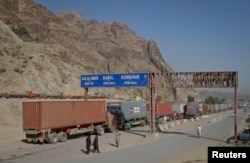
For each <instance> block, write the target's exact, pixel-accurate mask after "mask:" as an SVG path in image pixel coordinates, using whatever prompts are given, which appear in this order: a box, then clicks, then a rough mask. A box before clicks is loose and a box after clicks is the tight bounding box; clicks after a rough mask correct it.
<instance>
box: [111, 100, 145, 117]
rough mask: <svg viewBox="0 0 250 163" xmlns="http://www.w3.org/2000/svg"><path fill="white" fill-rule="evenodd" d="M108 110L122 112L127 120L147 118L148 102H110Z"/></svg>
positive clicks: (116, 113)
mask: <svg viewBox="0 0 250 163" xmlns="http://www.w3.org/2000/svg"><path fill="white" fill-rule="evenodd" d="M107 107H108V111H109V112H110V113H111V114H114V115H118V114H119V115H120V114H122V116H123V118H124V119H125V120H130V119H136V118H146V114H147V110H146V104H145V103H144V102H140V101H123V102H108V103H107Z"/></svg>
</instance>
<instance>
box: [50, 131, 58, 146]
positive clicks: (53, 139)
mask: <svg viewBox="0 0 250 163" xmlns="http://www.w3.org/2000/svg"><path fill="white" fill-rule="evenodd" d="M57 142H58V138H57V134H56V133H52V134H50V136H49V143H50V144H55V143H57Z"/></svg>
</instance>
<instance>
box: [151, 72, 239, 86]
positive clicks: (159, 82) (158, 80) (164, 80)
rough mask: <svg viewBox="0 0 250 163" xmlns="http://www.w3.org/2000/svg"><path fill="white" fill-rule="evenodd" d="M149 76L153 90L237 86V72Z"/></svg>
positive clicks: (173, 73)
mask: <svg viewBox="0 0 250 163" xmlns="http://www.w3.org/2000/svg"><path fill="white" fill-rule="evenodd" d="M151 75H152V76H153V80H154V87H155V88H157V87H160V88H162V87H166V88H233V87H235V86H237V72H167V73H152V74H151Z"/></svg>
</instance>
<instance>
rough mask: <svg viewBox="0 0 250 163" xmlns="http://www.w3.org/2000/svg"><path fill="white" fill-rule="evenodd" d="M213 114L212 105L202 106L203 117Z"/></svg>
mask: <svg viewBox="0 0 250 163" xmlns="http://www.w3.org/2000/svg"><path fill="white" fill-rule="evenodd" d="M210 112H211V105H209V104H203V105H202V115H206V114H209V113H210Z"/></svg>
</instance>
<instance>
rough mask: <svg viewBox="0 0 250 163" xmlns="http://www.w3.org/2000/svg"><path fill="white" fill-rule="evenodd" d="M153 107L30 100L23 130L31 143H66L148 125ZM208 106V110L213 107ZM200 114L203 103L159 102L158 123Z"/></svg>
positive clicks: (122, 102) (26, 103) (156, 113)
mask: <svg viewBox="0 0 250 163" xmlns="http://www.w3.org/2000/svg"><path fill="white" fill-rule="evenodd" d="M149 106H150V105H149V104H145V103H144V102H141V101H119V102H117V101H105V100H86V101H85V100H68V101H64V100H53V101H27V102H23V130H24V132H25V134H26V140H27V142H33V143H44V142H47V143H51V144H54V143H57V142H65V141H66V140H67V139H68V137H69V136H71V135H76V134H81V133H91V132H95V133H97V134H99V135H103V134H104V133H105V132H114V131H115V130H116V129H122V130H129V129H130V128H131V127H134V126H145V124H146V123H148V122H149V116H150V115H149V112H150V107H149ZM195 106H196V107H195ZM204 106H206V105H204ZM204 108H206V111H207V112H208V111H209V108H210V107H209V108H208V107H207V106H206V107H204ZM210 111H211V109H210ZM199 114H200V108H199V104H198V105H195V104H194V103H192V104H190V103H187V104H185V103H174V104H173V103H156V104H155V119H156V122H158V121H159V120H160V119H161V118H163V117H167V119H168V120H172V119H181V118H183V117H185V118H186V117H192V116H194V117H195V116H198V115H199Z"/></svg>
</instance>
